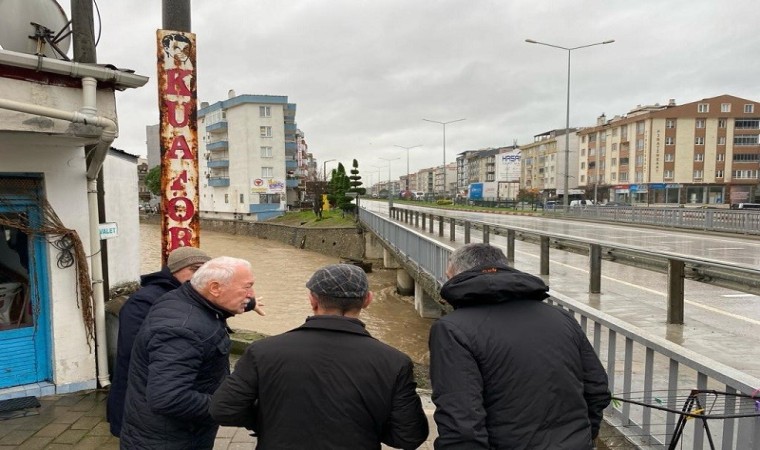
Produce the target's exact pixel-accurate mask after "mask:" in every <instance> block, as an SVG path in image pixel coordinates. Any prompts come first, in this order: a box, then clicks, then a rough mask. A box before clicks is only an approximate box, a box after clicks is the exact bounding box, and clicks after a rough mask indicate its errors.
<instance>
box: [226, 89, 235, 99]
mask: <svg viewBox="0 0 760 450" xmlns="http://www.w3.org/2000/svg"><path fill="white" fill-rule="evenodd" d="M227 98H235V90H234V89H230V90H229V91H227Z"/></svg>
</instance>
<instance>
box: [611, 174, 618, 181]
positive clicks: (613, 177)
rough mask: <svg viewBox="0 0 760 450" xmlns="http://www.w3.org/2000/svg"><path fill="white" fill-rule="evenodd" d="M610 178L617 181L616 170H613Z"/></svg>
mask: <svg viewBox="0 0 760 450" xmlns="http://www.w3.org/2000/svg"><path fill="white" fill-rule="evenodd" d="M610 180H612V181H616V180H617V173H615V172H612V173H611V174H610Z"/></svg>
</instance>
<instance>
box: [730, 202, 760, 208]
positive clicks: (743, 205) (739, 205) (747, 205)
mask: <svg viewBox="0 0 760 450" xmlns="http://www.w3.org/2000/svg"><path fill="white" fill-rule="evenodd" d="M731 209H760V203H734V204H732V205H731Z"/></svg>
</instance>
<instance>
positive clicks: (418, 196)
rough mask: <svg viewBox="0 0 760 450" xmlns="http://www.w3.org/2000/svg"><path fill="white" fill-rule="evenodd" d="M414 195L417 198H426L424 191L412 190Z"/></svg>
mask: <svg viewBox="0 0 760 450" xmlns="http://www.w3.org/2000/svg"><path fill="white" fill-rule="evenodd" d="M412 195H413V197H412V198H414V199H415V200H422V199H423V198H425V193H424V192H422V191H417V192H412Z"/></svg>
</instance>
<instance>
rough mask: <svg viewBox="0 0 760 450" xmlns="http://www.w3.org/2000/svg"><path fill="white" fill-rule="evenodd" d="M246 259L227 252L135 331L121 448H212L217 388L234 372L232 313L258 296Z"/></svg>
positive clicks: (173, 293)
mask: <svg viewBox="0 0 760 450" xmlns="http://www.w3.org/2000/svg"><path fill="white" fill-rule="evenodd" d="M254 281H255V280H254V276H253V273H252V271H251V265H250V263H249V262H248V261H245V260H242V259H238V258H231V257H227V256H222V257H219V258H214V259H212V260H210V261H208V262H206V263H205V264H203V265H202V266H201V267H200V268H199V269H198V270H197V271H196V272H195V273H194V274H193V276H192V278H191V279H190V283H185V284H183V285H182V286H181V287H179V288H178V289H176V290H174V291H171V292H169V293H167V294H165V295H164V296H162V297H161V298H160V299H159V300H158V301H157V302H156V304H155V305H154V306H153V307H152V308H151V310H150V313H149V314H148V317H147V318H146V319H145V321H144V322H143V325H142V327H141V328H140V331H139V332H138V334H137V337H136V338H135V342H134V347H133V351H132V360H131V363H130V370H129V383H128V387H127V396H126V401H125V405H124V424H123V426H122V430H121V448H123V449H131V448H141V449H142V448H161V449H190V448H192V449H211V448H213V446H214V438H215V437H216V432H217V429H218V426H217V425H216V424H214V421H213V420H212V419H211V416H210V414H209V404H210V401H211V394H213V393H214V391H215V390H216V389H217V388H218V387H219V385H220V384H221V382H222V380H224V378H225V377H226V376H227V375H229V372H230V367H229V351H230V338H229V334H228V328H227V322H226V320H227V318H229V317H232V316H233V315H235V314H241V313H243V312H244V311H245V310H246V306H248V304H249V302H252V301H255V300H254V299H255V295H254V290H253V284H254Z"/></svg>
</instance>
